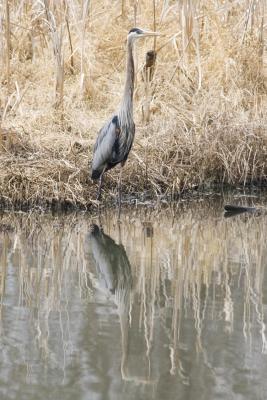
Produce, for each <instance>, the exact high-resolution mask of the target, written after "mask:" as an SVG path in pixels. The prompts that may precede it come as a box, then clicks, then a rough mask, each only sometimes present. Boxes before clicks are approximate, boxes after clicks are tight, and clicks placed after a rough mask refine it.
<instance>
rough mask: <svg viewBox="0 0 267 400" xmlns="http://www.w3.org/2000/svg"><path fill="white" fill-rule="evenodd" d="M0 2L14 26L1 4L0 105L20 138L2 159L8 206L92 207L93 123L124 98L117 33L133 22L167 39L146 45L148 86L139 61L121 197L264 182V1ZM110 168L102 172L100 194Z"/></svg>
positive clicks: (142, 47)
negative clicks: (152, 60)
mask: <svg viewBox="0 0 267 400" xmlns="http://www.w3.org/2000/svg"><path fill="white" fill-rule="evenodd" d="M252 3H253V4H254V5H253V6H252ZM5 4H8V5H9V14H10V26H9V28H8V23H7V20H6V17H5V13H6V9H4V10H3V9H2V12H3V13H4V18H3V21H6V22H4V24H5V25H4V27H3V28H2V30H1V32H2V44H3V43H4V48H5V54H9V55H10V60H9V61H10V66H9V67H8V64H7V62H8V60H7V58H6V57H5V59H4V60H2V68H3V71H4V72H5V75H6V73H7V71H8V70H9V71H10V72H9V73H8V76H9V79H10V89H9V93H8V91H7V86H6V81H5V80H2V81H1V92H0V102H1V112H2V115H3V116H4V125H5V126H4V127H5V128H13V129H15V130H17V131H18V132H19V137H20V146H19V148H18V147H17V150H16V151H15V150H14V151H13V150H12V151H9V152H7V153H3V154H2V155H1V157H0V166H1V169H0V171H1V172H0V178H1V179H0V185H1V192H2V193H6V196H7V198H8V199H9V201H11V202H15V201H20V200H21V199H24V200H25V201H26V202H30V203H35V202H37V201H38V199H39V200H40V199H42V200H44V201H48V202H51V201H54V200H59V199H60V200H64V199H65V200H67V199H68V201H71V202H76V203H80V204H90V203H91V202H92V200H93V199H94V198H95V193H96V188H95V187H94V186H93V185H92V183H91V182H90V181H88V179H87V178H89V170H88V162H89V161H90V159H91V155H92V148H93V143H94V141H95V138H96V135H97V132H98V130H99V129H100V128H101V126H102V125H103V123H104V122H105V121H106V119H107V118H108V117H109V116H110V115H111V114H112V113H113V112H114V111H115V110H116V108H117V106H118V105H119V104H120V98H121V93H122V86H123V82H124V75H125V46H124V44H125V38H126V34H127V31H128V30H129V29H130V28H131V27H132V26H133V25H134V23H136V24H137V25H138V26H141V27H145V28H148V29H154V28H156V30H158V31H160V32H161V33H163V34H164V36H162V37H160V38H158V39H157V43H156V48H155V49H154V50H153V51H156V54H157V62H156V64H154V67H153V74H152V75H153V79H151V80H149V79H150V77H151V78H152V75H149V79H148V85H147V86H146V85H144V84H143V83H142V82H144V69H143V66H142V67H140V68H138V63H137V75H136V83H137V86H136V90H135V99H134V102H135V103H134V104H135V105H134V108H135V121H136V138H135V143H134V147H133V150H132V152H131V155H130V157H129V161H128V162H127V165H126V167H125V168H124V179H123V182H124V183H123V184H124V188H123V190H124V192H126V191H128V192H130V193H133V192H135V191H139V192H140V191H144V190H149V191H150V192H151V193H152V194H153V195H158V194H162V193H166V194H170V195H171V194H176V193H180V192H181V191H183V190H184V189H190V188H192V187H196V186H199V185H204V186H208V187H210V186H211V185H213V184H214V183H219V184H224V183H226V184H231V185H237V184H251V183H252V182H256V183H259V184H261V183H263V182H266V177H267V163H266V159H267V150H266V149H267V133H266V126H267V121H266V115H267V113H266V110H267V96H266V57H267V56H266V27H265V25H266V22H265V21H266V7H264V1H263V0H262V1H257V2H242V3H240V2H239V3H236V2H234V3H233V2H231V1H226V2H225V3H224V4H223V5H222V6H221V7H219V5H218V4H217V3H214V2H209V1H208V2H205V3H203V2H193V1H189V0H188V1H187V0H183V1H179V2H178V1H177V2H172V3H169V2H166V1H163V0H162V1H159V2H153V3H151V2H150V3H149V4H148V3H147V2H145V1H138V2H130V3H128V2H125V1H122V2H119V3H118V4H117V3H116V4H115V3H114V4H112V5H110V3H109V2H108V1H107V0H101V1H100V2H96V1H91V2H90V7H89V2H88V1H84V2H83V3H82V5H81V4H80V3H79V2H77V1H75V0H62V1H59V2H55V1H46V2H45V3H44V5H45V10H46V13H44V9H43V8H42V7H41V6H40V4H39V5H38V4H37V3H36V2H27V6H26V5H25V4H24V3H21V4H22V5H21V6H20V7H16V4H17V2H15V1H11V0H9V2H6V3H5ZM23 4H24V6H23ZM152 6H153V10H152ZM151 11H153V12H154V16H153V12H151ZM121 12H123V14H124V16H123V18H121ZM126 15H127V17H126ZM8 31H10V45H7V39H6V36H5V35H6V33H7V32H8ZM7 47H10V48H11V49H12V51H11V52H10V51H7ZM51 47H52V49H53V51H51ZM151 49H153V42H149V41H148V40H147V41H146V42H144V43H141V42H140V43H138V44H137V47H136V56H137V59H138V60H142V62H143V60H144V59H145V55H146V54H147V52H148V51H150V50H151ZM54 66H56V73H55V72H54ZM150 72H151V71H150ZM54 76H56V103H55V98H54V94H55V86H54V82H55V81H54ZM63 100H64V101H63ZM63 103H64V110H63V107H62V105H63ZM55 104H56V105H57V106H58V107H59V108H60V109H61V112H60V113H55V112H54V106H55ZM144 104H145V105H146V108H147V110H145V113H146V116H144ZM142 110H143V112H142ZM63 115H64V119H62V116H63ZM33 160H34V161H33ZM117 174H118V171H117V170H116V169H114V170H112V172H111V173H110V174H107V180H106V185H105V187H104V190H106V192H107V193H108V192H109V190H110V188H112V187H113V186H114V182H116V180H117ZM25 188H27V190H26V189H25Z"/></svg>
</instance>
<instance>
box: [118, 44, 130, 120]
mask: <svg viewBox="0 0 267 400" xmlns="http://www.w3.org/2000/svg"><path fill="white" fill-rule="evenodd" d="M133 91H134V60H133V42H132V40H128V41H127V64H126V81H125V86H124V93H123V97H122V103H121V108H120V111H119V119H120V123H121V125H122V126H123V125H124V126H126V125H129V124H130V123H131V122H132V121H133Z"/></svg>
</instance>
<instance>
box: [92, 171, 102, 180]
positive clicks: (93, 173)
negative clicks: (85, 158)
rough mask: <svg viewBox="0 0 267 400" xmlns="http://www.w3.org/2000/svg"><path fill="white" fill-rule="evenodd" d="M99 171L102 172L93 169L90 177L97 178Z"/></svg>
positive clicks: (99, 174)
mask: <svg viewBox="0 0 267 400" xmlns="http://www.w3.org/2000/svg"><path fill="white" fill-rule="evenodd" d="M101 173H102V171H99V170H97V169H93V170H92V175H91V178H92V179H94V180H96V179H99V178H100V176H101Z"/></svg>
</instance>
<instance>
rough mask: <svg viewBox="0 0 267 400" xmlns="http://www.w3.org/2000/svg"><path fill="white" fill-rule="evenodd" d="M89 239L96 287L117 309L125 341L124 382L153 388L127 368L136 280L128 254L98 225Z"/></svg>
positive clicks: (123, 351) (122, 364)
mask: <svg viewBox="0 0 267 400" xmlns="http://www.w3.org/2000/svg"><path fill="white" fill-rule="evenodd" d="M89 239H90V242H91V250H92V255H93V259H94V262H95V266H96V270H97V283H96V285H97V287H98V288H99V290H101V291H102V293H103V292H104V294H105V295H106V297H107V298H110V296H112V299H113V301H114V303H115V304H116V306H117V309H118V315H119V319H120V327H121V340H122V359H121V376H122V379H124V380H127V381H135V382H139V383H145V384H148V383H149V384H153V383H154V382H153V381H152V380H151V379H150V378H144V377H142V376H136V375H130V374H129V372H128V368H127V361H128V353H129V346H128V342H129V340H128V337H129V330H130V314H131V298H132V286H133V279H132V273H131V265H130V262H129V259H128V257H127V254H126V251H125V249H124V247H123V245H122V244H121V243H119V244H117V243H116V242H115V241H114V240H113V239H112V238H111V237H110V236H108V235H107V234H105V233H104V232H103V230H102V229H101V228H99V226H98V225H95V224H94V225H92V226H91V229H90V234H89Z"/></svg>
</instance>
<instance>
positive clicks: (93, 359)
mask: <svg viewBox="0 0 267 400" xmlns="http://www.w3.org/2000/svg"><path fill="white" fill-rule="evenodd" d="M246 201H247V200H246ZM101 224H102V228H103V230H100V229H99V221H98V219H97V218H95V217H92V216H90V215H87V214H78V215H74V214H71V215H67V216H66V215H65V216H52V215H40V214H35V213H31V214H20V213H17V214H14V213H13V214H12V213H10V214H8V213H5V214H3V215H2V216H1V220H0V236H1V242H0V265H1V269H0V293H1V304H0V354H1V357H0V398H1V399H35V400H36V399H74V398H75V399H90V400H92V399H93V400H94V399H97V400H98V399H103V400H110V399H111V400H113V399H116V400H118V399H123V400H128V399H135V400H136V399H148V400H149V399H163V398H164V399H197V400H201V399H203V400H204V399H205V400H208V399H211V400H214V399H228V400H229V399H235V400H236V399H237V400H241V399H253V400H254V399H266V398H267V394H266V393H267V380H266V370H267V331H266V321H267V244H266V233H267V217H266V216H264V215H262V216H252V215H245V214H244V215H240V216H236V217H234V218H229V219H225V218H224V217H223V213H222V203H221V202H220V201H219V202H216V201H215V200H212V201H202V202H197V201H195V202H192V203H191V204H188V205H185V204H181V205H179V206H178V207H177V208H176V209H168V208H165V209H164V208H163V209H158V210H139V209H135V208H133V209H130V210H126V211H125V212H124V213H123V215H122V223H121V224H120V225H118V224H117V220H116V213H115V212H114V211H113V212H106V213H104V214H102V216H101Z"/></svg>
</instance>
